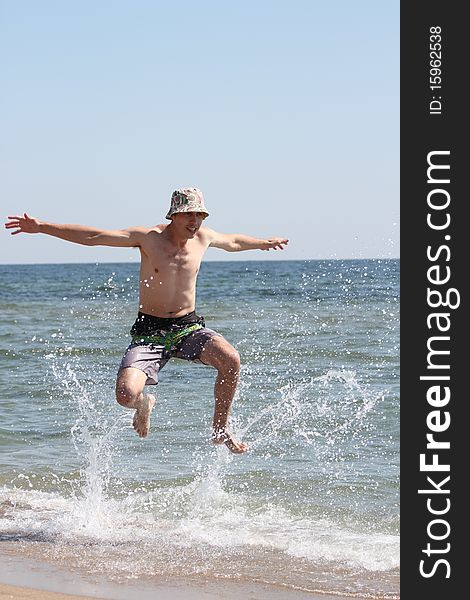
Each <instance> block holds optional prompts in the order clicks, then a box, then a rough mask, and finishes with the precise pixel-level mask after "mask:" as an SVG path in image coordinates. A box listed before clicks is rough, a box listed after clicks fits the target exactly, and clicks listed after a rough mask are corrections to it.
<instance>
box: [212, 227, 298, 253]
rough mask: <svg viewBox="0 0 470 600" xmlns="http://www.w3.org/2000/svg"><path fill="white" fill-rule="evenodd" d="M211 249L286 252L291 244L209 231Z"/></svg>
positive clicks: (277, 239) (279, 240)
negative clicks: (286, 247)
mask: <svg viewBox="0 0 470 600" xmlns="http://www.w3.org/2000/svg"><path fill="white" fill-rule="evenodd" d="M208 233H209V236H210V240H211V241H210V244H209V246H210V247H211V248H221V249H222V250H227V252H241V251H242V250H271V249H272V250H277V249H278V248H279V250H284V246H286V245H287V244H288V243H289V240H288V239H286V238H279V237H275V238H269V239H261V238H254V237H250V236H248V235H243V234H241V233H217V232H216V231H212V230H211V229H209V230H208Z"/></svg>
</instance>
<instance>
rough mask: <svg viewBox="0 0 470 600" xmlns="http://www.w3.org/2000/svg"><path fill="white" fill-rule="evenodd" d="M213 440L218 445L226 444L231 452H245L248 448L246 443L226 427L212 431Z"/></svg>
mask: <svg viewBox="0 0 470 600" xmlns="http://www.w3.org/2000/svg"><path fill="white" fill-rule="evenodd" d="M212 442H213V443H214V444H217V445H220V444H225V445H226V446H227V448H228V449H229V450H230V452H233V453H234V454H243V452H246V451H247V450H248V446H247V445H246V444H244V443H243V442H239V441H238V440H237V439H235V438H234V437H233V435H232V434H231V433H229V432H228V431H226V430H225V429H218V430H214V431H213V433H212Z"/></svg>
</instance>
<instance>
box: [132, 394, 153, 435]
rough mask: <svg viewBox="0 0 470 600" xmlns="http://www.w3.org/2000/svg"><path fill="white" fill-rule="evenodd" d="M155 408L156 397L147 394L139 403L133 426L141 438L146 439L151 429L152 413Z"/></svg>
mask: <svg viewBox="0 0 470 600" xmlns="http://www.w3.org/2000/svg"><path fill="white" fill-rule="evenodd" d="M154 406H155V396H154V395H153V394H147V395H145V396H143V398H142V400H141V401H140V402H139V404H138V406H137V408H136V410H135V415H134V419H133V421H132V425H133V427H134V429H135V430H136V431H137V433H138V434H139V436H140V437H146V436H147V435H148V432H149V429H150V413H151V412H152V410H153V407H154Z"/></svg>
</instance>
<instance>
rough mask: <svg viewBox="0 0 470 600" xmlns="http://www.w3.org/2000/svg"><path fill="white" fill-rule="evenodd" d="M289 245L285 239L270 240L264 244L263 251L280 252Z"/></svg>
mask: <svg viewBox="0 0 470 600" xmlns="http://www.w3.org/2000/svg"><path fill="white" fill-rule="evenodd" d="M288 243H289V240H286V239H285V238H271V239H270V240H266V241H265V242H263V245H262V246H261V250H271V249H273V250H277V249H278V248H279V249H280V250H284V246H286V245H287V244H288Z"/></svg>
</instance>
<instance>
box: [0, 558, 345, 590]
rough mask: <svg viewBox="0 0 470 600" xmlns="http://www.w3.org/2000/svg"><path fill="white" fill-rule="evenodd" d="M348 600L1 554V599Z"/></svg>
mask: <svg viewBox="0 0 470 600" xmlns="http://www.w3.org/2000/svg"><path fill="white" fill-rule="evenodd" d="M77 598H78V599H80V600H84V599H88V600H92V599H93V600H98V599H102V600H135V598H139V600H242V599H243V600H350V599H351V596H349V597H346V596H344V597H343V596H342V595H341V596H340V595H330V594H326V595H323V594H316V593H312V592H306V591H303V590H294V589H292V588H289V589H283V588H282V587H280V586H272V585H265V584H262V583H252V582H250V583H247V582H235V581H206V582H204V581H200V582H195V581H189V580H186V581H185V580H173V581H171V582H165V583H162V582H159V581H157V582H154V583H152V582H151V581H146V582H143V581H135V580H134V581H126V582H119V583H118V582H115V581H110V580H108V579H106V578H105V576H104V575H102V574H100V573H96V575H95V576H93V578H91V577H90V576H85V575H84V574H82V573H80V572H77V571H65V570H63V569H58V568H57V567H55V566H54V565H51V564H49V563H46V562H39V561H37V560H35V559H34V560H33V559H31V558H28V557H24V556H18V555H14V554H10V553H8V554H4V553H2V554H1V555H0V600H7V599H8V600H74V599H77Z"/></svg>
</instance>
